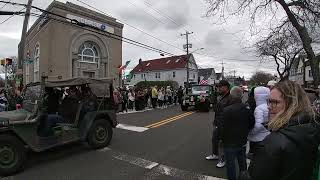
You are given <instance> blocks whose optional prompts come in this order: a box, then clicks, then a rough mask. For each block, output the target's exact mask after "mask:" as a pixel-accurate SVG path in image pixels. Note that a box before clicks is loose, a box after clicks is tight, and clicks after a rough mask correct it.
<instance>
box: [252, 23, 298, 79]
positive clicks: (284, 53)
mask: <svg viewBox="0 0 320 180" xmlns="http://www.w3.org/2000/svg"><path fill="white" fill-rule="evenodd" d="M287 26H289V27H287ZM255 47H256V51H257V53H258V54H259V56H260V57H261V58H267V59H268V58H272V60H274V61H275V63H276V64H277V72H278V74H279V77H280V79H287V78H288V77H289V72H290V69H291V66H292V64H293V63H294V60H295V59H296V58H297V56H298V55H299V53H301V52H302V50H303V47H302V43H301V41H300V39H299V36H298V35H297V33H296V31H294V30H293V29H292V26H291V24H289V23H287V24H286V25H282V26H281V27H278V28H277V29H275V30H272V31H271V33H270V34H269V36H267V37H266V38H265V39H263V40H260V41H258V42H257V43H256V44H255Z"/></svg>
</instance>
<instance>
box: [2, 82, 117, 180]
mask: <svg viewBox="0 0 320 180" xmlns="http://www.w3.org/2000/svg"><path fill="white" fill-rule="evenodd" d="M71 89H74V90H79V93H82V94H76V95H77V96H75V98H74V99H69V100H68V99H67V97H69V96H71V93H70V92H71ZM80 90H81V91H80ZM112 90H113V87H112V80H111V79H89V78H74V79H69V80H63V81H55V82H45V81H44V80H43V81H42V82H41V83H40V82H39V83H32V84H28V85H27V86H26V88H25V90H24V92H23V103H22V108H21V109H19V110H14V111H6V112H0V175H1V176H7V175H11V174H14V173H16V172H18V171H20V170H22V169H23V166H24V163H25V160H26V158H27V157H26V153H27V151H28V150H31V151H34V152H41V151H45V150H48V149H51V148H53V147H57V146H61V145H64V144H69V143H72V142H77V141H82V142H87V143H88V144H89V145H90V146H91V147H92V148H93V149H97V148H103V147H106V146H108V144H109V143H110V141H111V139H112V134H113V130H112V128H115V127H116V125H117V120H116V112H115V110H114V109H113V108H114V106H113V100H112ZM67 91H68V92H69V93H70V94H66V92H67ZM49 92H51V93H53V92H54V93H57V94H56V95H57V96H56V97H58V98H60V97H61V98H62V101H61V99H59V101H56V100H57V99H53V98H48V94H49ZM49 95H50V94H49ZM70 98H71V97H70ZM51 100H52V101H51ZM53 101H55V102H53ZM56 102H58V107H57V112H56V114H53V115H52V114H48V112H47V109H48V105H49V106H52V104H54V103H56ZM52 117H55V118H58V119H59V118H60V119H62V120H63V121H61V122H58V123H52V124H51V125H50V126H48V124H50V121H49V120H50V118H51V119H52Z"/></svg>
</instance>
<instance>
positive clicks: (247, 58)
mask: <svg viewBox="0 0 320 180" xmlns="http://www.w3.org/2000/svg"><path fill="white" fill-rule="evenodd" d="M59 1H62V2H66V1H64V0H59ZM83 1H84V2H86V3H88V4H90V5H92V6H94V7H97V8H98V9H100V10H102V11H104V12H105V13H107V14H109V15H111V16H112V17H114V18H116V19H118V20H120V22H122V23H123V22H124V23H126V24H128V25H126V24H125V25H124V31H123V36H124V37H126V38H130V39H133V40H136V41H139V42H142V43H144V44H148V45H151V46H153V47H156V48H159V49H162V50H164V51H167V52H170V53H173V54H176V55H181V54H184V52H183V51H182V46H183V44H185V43H186V42H185V41H186V39H185V37H184V36H181V35H180V34H181V33H185V31H186V30H188V31H191V32H193V34H191V35H190V39H189V40H190V43H192V45H193V47H192V49H191V50H190V51H191V52H192V51H194V50H197V49H199V48H204V49H203V50H198V51H197V52H196V53H197V54H194V56H195V59H196V61H197V64H198V65H199V67H200V68H204V67H213V68H215V70H216V72H221V66H222V64H221V63H222V61H223V62H224V63H225V64H224V67H225V72H226V73H227V74H228V73H229V74H233V71H234V70H235V71H236V75H239V76H245V77H246V78H249V77H250V76H251V75H252V74H253V73H254V72H256V71H257V70H262V71H266V72H270V73H272V74H274V73H275V67H276V65H275V63H273V62H268V63H266V62H263V63H260V59H259V58H257V57H256V55H255V54H254V52H253V51H252V50H250V49H247V48H246V47H249V46H250V45H251V44H252V42H254V41H255V37H251V36H250V31H249V28H248V27H249V22H248V21H246V20H244V19H238V18H233V19H231V18H230V19H228V21H227V22H226V23H224V24H222V23H219V24H217V23H215V22H216V19H215V18H214V17H210V18H207V17H204V14H205V12H206V6H207V4H206V3H205V2H204V1H203V0H161V1H160V0H83ZM12 2H20V3H26V2H27V0H12ZM51 2H52V0H33V5H34V6H38V7H41V8H46V7H47V6H48V5H49V4H50V3H51ZM70 2H72V3H75V4H78V5H81V6H84V7H86V5H84V4H81V3H80V2H77V1H76V0H70ZM2 6H3V4H1V3H0V8H1V7H2ZM12 9H14V10H17V11H18V10H20V9H21V7H17V6H12V5H6V6H5V7H3V8H2V10H12ZM7 17H8V16H1V17H0V23H1V22H3V21H4V20H5V19H6V18H7ZM34 20H35V18H32V19H31V22H30V24H29V27H30V26H31V25H32V23H33V22H34ZM261 23H262V22H261ZM22 24H23V17H19V16H14V17H13V18H11V19H9V20H8V21H6V22H4V23H2V24H0V57H7V56H14V55H17V52H18V50H17V49H18V48H17V47H18V42H19V39H20V36H21V30H22ZM129 25H130V26H134V27H136V28H138V29H141V30H142V31H143V32H141V31H137V30H136V29H134V28H132V27H130V26H129ZM146 33H148V34H149V35H152V36H154V37H156V38H158V39H161V40H162V41H164V42H161V41H159V40H157V39H154V38H152V37H150V36H148V35H147V34H146ZM169 44H170V45H169ZM200 54H201V55H200ZM160 57H161V56H160V55H159V54H158V53H156V52H153V51H148V50H146V49H142V48H139V47H136V46H132V45H130V44H126V43H123V60H122V61H123V63H124V62H125V61H127V60H131V64H130V65H129V67H128V69H132V68H133V67H134V66H135V65H137V63H138V59H139V58H142V60H148V59H155V58H160Z"/></svg>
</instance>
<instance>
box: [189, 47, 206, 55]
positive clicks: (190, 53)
mask: <svg viewBox="0 0 320 180" xmlns="http://www.w3.org/2000/svg"><path fill="white" fill-rule="evenodd" d="M203 49H204V48H198V49H196V50H194V51H192V52H190V53H189V54H192V53H194V52H196V51H200V50H203Z"/></svg>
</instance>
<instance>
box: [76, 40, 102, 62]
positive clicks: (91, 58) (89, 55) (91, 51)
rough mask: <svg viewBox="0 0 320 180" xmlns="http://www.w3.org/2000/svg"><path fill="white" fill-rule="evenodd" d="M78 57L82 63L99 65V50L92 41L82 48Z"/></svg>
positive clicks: (85, 43)
mask: <svg viewBox="0 0 320 180" xmlns="http://www.w3.org/2000/svg"><path fill="white" fill-rule="evenodd" d="M78 56H79V58H80V61H82V62H87V63H99V61H100V54H99V48H98V46H97V45H96V44H95V43H94V42H91V41H86V42H84V43H83V44H82V45H81V46H80V48H79V52H78Z"/></svg>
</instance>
